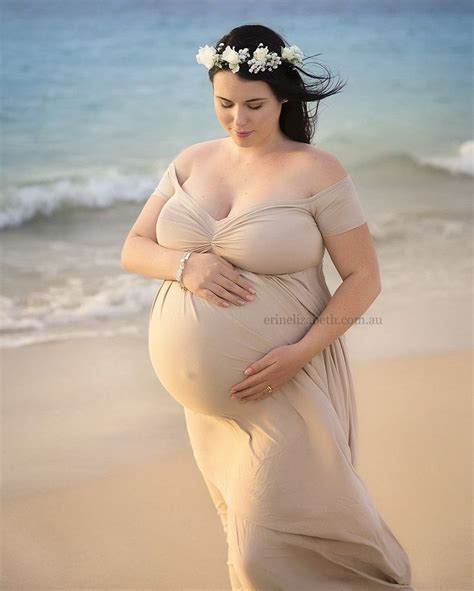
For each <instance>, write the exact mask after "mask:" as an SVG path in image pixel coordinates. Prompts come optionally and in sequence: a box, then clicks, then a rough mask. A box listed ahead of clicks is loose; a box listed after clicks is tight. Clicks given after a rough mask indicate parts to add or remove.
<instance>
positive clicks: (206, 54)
mask: <svg viewBox="0 0 474 591" xmlns="http://www.w3.org/2000/svg"><path fill="white" fill-rule="evenodd" d="M215 59H216V48H215V47H209V45H205V46H204V47H200V48H199V52H198V53H197V54H196V61H197V63H198V64H202V65H203V66H206V68H207V69H208V70H210V69H211V68H212V67H213V66H214V64H215Z"/></svg>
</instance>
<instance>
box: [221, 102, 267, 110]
mask: <svg viewBox="0 0 474 591" xmlns="http://www.w3.org/2000/svg"><path fill="white" fill-rule="evenodd" d="M221 107H222V108H223V109H230V108H231V107H232V105H223V104H222V103H221ZM248 108H249V109H252V111H256V110H257V109H261V108H262V105H259V106H258V107H251V106H250V105H248Z"/></svg>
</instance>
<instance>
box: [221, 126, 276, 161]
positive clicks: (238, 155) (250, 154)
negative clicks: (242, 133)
mask: <svg viewBox="0 0 474 591" xmlns="http://www.w3.org/2000/svg"><path fill="white" fill-rule="evenodd" d="M287 143H288V138H287V137H286V136H285V135H284V134H283V133H282V131H281V130H280V129H278V131H277V132H276V134H273V135H270V136H268V137H267V138H264V139H263V140H262V141H261V142H260V143H259V144H257V145H254V146H248V147H243V146H239V145H237V144H236V143H235V142H234V141H233V139H232V138H230V137H229V138H228V147H229V151H230V158H232V159H233V161H234V162H235V163H236V164H237V165H240V164H243V165H245V164H249V163H255V162H257V161H262V160H265V159H267V158H271V157H272V156H274V155H276V154H278V153H280V152H281V151H282V150H283V149H285V147H286V145H287Z"/></svg>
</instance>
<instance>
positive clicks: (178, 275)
mask: <svg viewBox="0 0 474 591" xmlns="http://www.w3.org/2000/svg"><path fill="white" fill-rule="evenodd" d="M191 254H192V251H191V250H188V251H186V252H185V253H184V254H183V256H182V257H181V259H180V261H179V267H178V270H177V271H176V281H178V283H179V285H180V286H181V289H183V290H185V291H189V290H188V288H187V287H186V286H185V285H184V283H183V280H182V276H183V269H184V265H185V264H186V261H187V260H188V259H189V257H190V256H191Z"/></svg>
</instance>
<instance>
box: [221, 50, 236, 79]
mask: <svg viewBox="0 0 474 591" xmlns="http://www.w3.org/2000/svg"><path fill="white" fill-rule="evenodd" d="M222 59H223V60H224V61H226V62H227V63H228V64H229V69H230V70H232V72H233V73H234V74H235V73H236V72H238V71H239V70H240V66H239V62H240V55H239V53H238V52H237V51H235V49H234V48H233V47H230V46H229V45H228V46H227V47H226V48H225V49H224V51H223V52H222Z"/></svg>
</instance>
